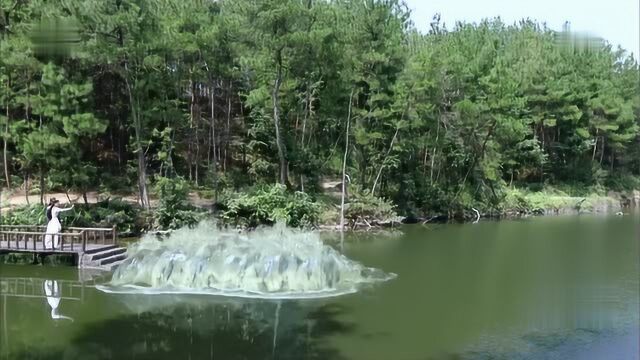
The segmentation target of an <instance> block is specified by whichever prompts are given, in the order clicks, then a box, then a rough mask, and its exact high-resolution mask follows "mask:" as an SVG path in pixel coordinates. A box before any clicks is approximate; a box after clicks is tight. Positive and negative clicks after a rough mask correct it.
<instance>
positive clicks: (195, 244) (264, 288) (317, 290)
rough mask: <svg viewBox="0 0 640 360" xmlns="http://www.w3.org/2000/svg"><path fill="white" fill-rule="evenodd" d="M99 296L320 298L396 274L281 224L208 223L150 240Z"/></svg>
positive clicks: (135, 246)
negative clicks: (227, 226) (231, 226)
mask: <svg viewBox="0 0 640 360" xmlns="http://www.w3.org/2000/svg"><path fill="white" fill-rule="evenodd" d="M128 255H129V258H128V259H127V260H126V261H125V262H124V263H123V264H121V265H120V266H119V267H118V268H117V269H116V271H115V272H114V274H113V278H112V279H111V282H110V283H109V284H107V285H105V286H98V289H100V290H102V291H105V292H112V293H144V294H168V293H171V294H178V293H187V294H216V295H226V296H238V297H256V298H278V299H283V298H318V297H330V296H338V295H342V294H347V293H352V292H355V291H357V290H358V288H359V287H360V286H362V285H364V284H371V283H375V282H380V281H386V280H390V279H392V278H394V277H395V275H394V274H386V273H384V272H382V271H380V270H377V269H373V268H367V267H364V266H362V265H361V264H359V263H357V262H355V261H352V260H349V259H348V258H346V257H345V256H344V255H342V254H340V253H339V252H337V251H336V250H335V249H333V248H331V247H329V246H327V245H324V244H323V243H322V241H321V240H320V236H319V234H318V233H315V232H304V231H299V230H293V229H289V228H286V227H285V226H283V225H276V226H275V227H273V228H263V229H258V230H256V231H252V232H247V233H238V232H233V231H228V230H220V229H217V228H216V226H215V225H212V224H201V225H200V226H198V227H197V228H195V229H182V230H179V231H176V232H174V233H172V234H171V235H170V236H169V237H168V238H167V239H165V240H158V239H157V238H156V237H153V236H147V237H144V238H143V239H142V240H141V241H140V242H138V243H135V244H133V245H131V246H130V248H129V249H128Z"/></svg>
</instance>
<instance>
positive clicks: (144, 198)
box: [125, 63, 150, 209]
mask: <svg viewBox="0 0 640 360" xmlns="http://www.w3.org/2000/svg"><path fill="white" fill-rule="evenodd" d="M125 70H126V71H127V72H128V69H127V65H126V63H125ZM125 82H126V85H127V92H128V95H129V107H130V108H131V118H132V120H133V128H134V132H135V139H136V140H135V149H136V152H137V153H138V191H139V197H140V205H142V207H144V208H145V209H149V208H150V203H149V192H148V191H147V164H146V161H145V157H144V151H143V149H142V143H141V140H140V139H141V137H142V134H141V133H142V125H141V124H140V117H139V114H138V112H137V106H136V102H135V99H134V98H133V91H132V89H131V82H130V81H129V77H128V74H126V75H125Z"/></svg>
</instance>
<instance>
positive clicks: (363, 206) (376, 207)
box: [344, 186, 397, 223]
mask: <svg viewBox="0 0 640 360" xmlns="http://www.w3.org/2000/svg"><path fill="white" fill-rule="evenodd" d="M345 206H346V209H345V214H344V216H345V218H346V219H348V220H349V222H351V223H355V222H356V221H358V220H365V221H367V222H372V221H385V220H390V219H394V218H395V217H397V214H396V212H395V206H394V205H393V204H392V203H391V202H390V201H388V200H386V199H383V198H380V197H376V196H373V195H371V193H370V192H369V190H362V189H359V188H358V187H356V186H354V187H353V188H351V189H350V193H349V203H348V204H347V205H345Z"/></svg>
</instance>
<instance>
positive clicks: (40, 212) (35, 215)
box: [0, 204, 47, 225]
mask: <svg viewBox="0 0 640 360" xmlns="http://www.w3.org/2000/svg"><path fill="white" fill-rule="evenodd" d="M0 223H2V224H3V225H38V224H39V225H46V224H47V214H46V213H45V208H44V207H43V206H42V205H39V204H38V205H36V204H31V205H25V206H20V207H17V208H15V209H12V210H11V211H5V212H3V214H2V217H0Z"/></svg>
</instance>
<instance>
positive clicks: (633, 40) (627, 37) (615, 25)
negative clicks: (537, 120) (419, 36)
mask: <svg viewBox="0 0 640 360" xmlns="http://www.w3.org/2000/svg"><path fill="white" fill-rule="evenodd" d="M405 1H406V2H407V5H408V6H409V8H410V9H411V11H412V19H413V22H414V23H415V24H416V27H417V28H418V29H419V30H422V31H428V30H429V28H430V27H429V23H430V22H431V20H432V18H433V15H434V14H436V13H440V15H441V19H442V21H444V23H445V24H446V25H447V28H448V29H451V28H452V27H453V25H454V24H455V22H456V21H465V22H479V21H480V20H482V19H484V18H493V17H496V16H500V18H502V20H503V21H504V22H505V23H507V24H511V23H514V22H516V21H518V20H520V19H523V18H529V19H532V20H538V21H540V22H545V23H546V24H547V26H548V27H549V28H551V29H553V30H562V26H563V24H564V23H565V22H566V21H569V22H570V25H571V30H572V31H576V32H583V33H588V34H590V35H595V36H598V37H601V38H604V39H605V40H607V41H608V42H609V43H611V44H612V45H613V46H614V47H616V46H618V45H620V46H622V47H623V48H624V49H626V50H627V51H630V52H632V53H633V54H634V56H635V57H636V58H638V56H637V55H638V54H639V53H640V44H639V43H640V35H639V33H640V22H639V20H640V8H639V6H640V0H511V1H509V0H405Z"/></svg>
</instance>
